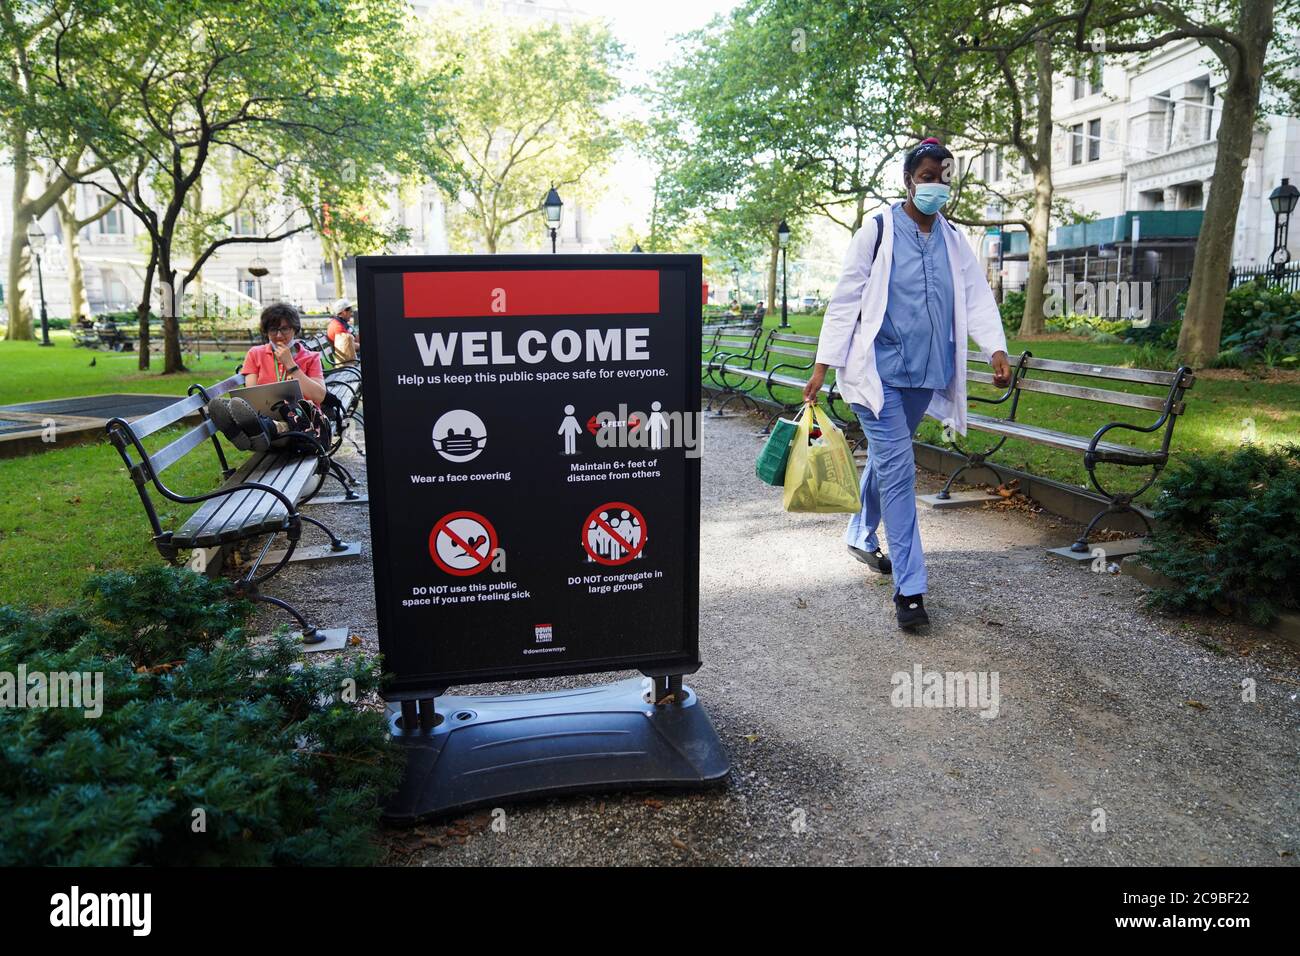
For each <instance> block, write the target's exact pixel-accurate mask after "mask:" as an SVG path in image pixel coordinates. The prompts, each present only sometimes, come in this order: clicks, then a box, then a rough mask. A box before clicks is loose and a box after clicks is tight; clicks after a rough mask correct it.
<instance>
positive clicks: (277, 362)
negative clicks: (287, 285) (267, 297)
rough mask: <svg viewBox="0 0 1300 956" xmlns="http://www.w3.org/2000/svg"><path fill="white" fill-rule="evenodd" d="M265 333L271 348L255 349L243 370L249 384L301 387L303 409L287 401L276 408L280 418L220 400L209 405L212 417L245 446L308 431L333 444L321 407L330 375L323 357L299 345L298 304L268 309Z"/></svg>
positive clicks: (235, 400) (239, 402) (244, 404)
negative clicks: (251, 441) (251, 440)
mask: <svg viewBox="0 0 1300 956" xmlns="http://www.w3.org/2000/svg"><path fill="white" fill-rule="evenodd" d="M261 324H262V335H264V336H265V337H266V339H267V342H266V344H265V345H255V346H253V347H252V348H251V349H249V350H248V354H247V355H245V356H244V365H243V367H242V368H241V369H240V371H241V372H242V373H243V375H244V385H245V386H250V387H251V386H253V385H267V384H270V383H271V382H288V381H294V382H297V383H298V387H299V388H300V389H301V390H302V397H303V400H302V401H300V402H298V404H297V407H293V406H289V405H287V404H285V403H281V404H280V405H278V406H276V407H275V409H273V410H274V411H276V412H277V414H278V418H273V417H270V416H267V415H261V414H258V412H257V411H256V410H255V409H254V408H253V407H252V406H251V405H249V404H248V402H246V401H244V400H243V399H242V398H238V397H236V398H231V399H227V398H224V397H223V398H215V399H213V400H212V401H211V402H209V403H208V413H209V414H210V415H211V416H212V421H213V422H214V423H215V424H216V426H217V427H218V428H219V429H221V431H222V432H223V433H224V434H225V435H226V437H228V438H230V439H231V440H232V441H235V442H236V444H237V445H240V444H243V443H241V442H240V441H239V439H240V437H241V436H242V437H246V438H256V437H259V436H262V435H265V436H266V437H267V438H269V439H270V440H272V441H275V440H276V439H279V438H282V437H284V436H286V435H287V434H289V433H291V432H297V433H302V434H306V435H310V436H313V437H315V438H317V439H318V440H323V441H324V443H325V444H328V442H329V423H328V421H327V420H326V419H325V417H324V415H322V414H321V411H320V404H321V402H323V401H324V400H325V396H326V394H327V393H326V391H325V374H324V372H323V370H322V369H321V360H320V354H319V353H317V352H313V351H312V350H311V349H309V348H307V347H306V346H304V345H303V344H302V343H301V342H299V341H298V338H297V336H298V334H299V333H300V332H301V331H302V317H301V316H300V315H299V314H298V310H297V309H296V308H294V307H293V306H291V305H289V304H287V303H284V302H277V303H275V304H274V305H268V306H267V307H266V308H265V309H263V310H262V323H261Z"/></svg>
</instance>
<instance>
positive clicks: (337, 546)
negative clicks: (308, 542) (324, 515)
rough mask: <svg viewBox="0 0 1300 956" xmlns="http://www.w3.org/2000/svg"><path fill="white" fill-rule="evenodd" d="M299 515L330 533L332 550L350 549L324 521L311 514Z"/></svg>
mask: <svg viewBox="0 0 1300 956" xmlns="http://www.w3.org/2000/svg"><path fill="white" fill-rule="evenodd" d="M298 517H299V518H301V519H302V520H303V521H309V522H311V523H312V524H314V525H315V526H316V527H318V528H320V529H321V530H322V531H324V532H325V533H326V534H327V535H329V539H330V550H331V551H346V550H347V549H348V546H347V545H346V544H344V543H343V541H342V540H340V539H339V537H338V535H336V534H335V533H334V532H333V531H331V530H330V529H329V528H328V527H326V526H325V524H324V523H322V522H320V521H317V520H316V519H315V518H313V517H311V516H310V515H304V514H300V515H298ZM286 560H287V559H286Z"/></svg>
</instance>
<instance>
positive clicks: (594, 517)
mask: <svg viewBox="0 0 1300 956" xmlns="http://www.w3.org/2000/svg"><path fill="white" fill-rule="evenodd" d="M645 542H646V524H645V515H643V514H641V512H640V511H638V510H637V509H636V508H634V507H633V506H632V505H630V504H628V503H627V502H626V501H609V502H606V503H605V504H603V505H601V506H600V507H598V508H596V509H595V510H593V511H592V512H591V514H589V515H587V520H586V521H584V522H583V523H582V547H583V550H584V551H586V552H587V560H588V561H595V562H597V563H598V564H604V565H609V566H615V565H619V564H627V563H628V562H629V561H631V560H633V559H634V558H639V557H641V556H642V555H643V554H644V553H645Z"/></svg>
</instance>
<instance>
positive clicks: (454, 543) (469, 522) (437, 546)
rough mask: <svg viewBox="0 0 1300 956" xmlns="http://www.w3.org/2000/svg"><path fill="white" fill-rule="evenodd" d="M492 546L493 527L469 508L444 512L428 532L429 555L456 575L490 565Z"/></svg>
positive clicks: (493, 546)
mask: <svg viewBox="0 0 1300 956" xmlns="http://www.w3.org/2000/svg"><path fill="white" fill-rule="evenodd" d="M496 549H497V532H496V529H495V528H494V527H492V523H491V522H490V521H488V519H487V518H485V517H483V516H482V515H481V514H478V513H476V512H473V511H453V512H452V513H451V514H449V515H444V516H443V517H442V518H439V519H438V523H437V524H435V525H434V526H433V530H432V531H431V532H430V533H429V556H430V557H432V558H433V562H434V564H436V565H438V567H440V568H442V570H444V571H446V572H447V573H448V574H455V575H458V576H460V577H467V576H468V575H471V574H478V573H479V572H480V571H482V570H483V569H484V568H486V567H487V566H488V565H490V564H491V563H492V554H493V552H495V551H496Z"/></svg>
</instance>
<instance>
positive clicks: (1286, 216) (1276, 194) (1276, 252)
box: [1268, 178, 1300, 282]
mask: <svg viewBox="0 0 1300 956" xmlns="http://www.w3.org/2000/svg"><path fill="white" fill-rule="evenodd" d="M1297 200H1300V189H1296V187H1294V186H1292V185H1291V180H1289V179H1285V178H1284V179H1283V180H1282V185H1281V186H1278V187H1277V189H1274V190H1273V191H1272V192H1271V193H1269V194H1268V204H1269V205H1270V206H1272V207H1273V255H1272V257H1271V258H1272V260H1273V279H1274V280H1275V281H1277V282H1281V281H1282V277H1283V276H1284V275H1285V274H1286V264H1287V263H1288V262H1290V261H1291V253H1290V251H1289V250H1288V249H1287V247H1286V238H1287V232H1288V231H1289V230H1290V224H1291V213H1292V212H1293V211H1294V210H1295V207H1296V202H1297Z"/></svg>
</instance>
